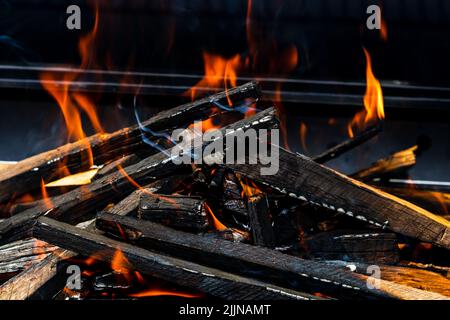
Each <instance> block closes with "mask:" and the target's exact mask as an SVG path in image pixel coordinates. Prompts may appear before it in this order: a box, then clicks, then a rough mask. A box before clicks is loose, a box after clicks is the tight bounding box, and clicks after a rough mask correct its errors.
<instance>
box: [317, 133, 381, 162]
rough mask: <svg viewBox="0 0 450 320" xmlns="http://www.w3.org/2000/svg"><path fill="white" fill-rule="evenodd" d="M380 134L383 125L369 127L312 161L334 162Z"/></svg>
mask: <svg viewBox="0 0 450 320" xmlns="http://www.w3.org/2000/svg"><path fill="white" fill-rule="evenodd" d="M380 132H381V125H376V126H372V127H369V128H368V129H366V130H364V131H363V132H361V133H360V134H358V135H356V136H355V137H353V138H351V139H349V140H346V141H344V142H342V143H340V144H338V145H336V146H334V147H332V148H330V149H328V150H326V151H325V152H323V153H321V154H319V155H317V156H315V157H313V158H312V160H314V161H315V162H317V163H325V162H328V161H330V160H333V159H335V158H337V157H339V156H340V155H341V154H343V153H345V152H347V151H349V150H351V149H353V148H356V147H358V146H360V145H361V144H363V143H364V142H367V141H368V140H370V139H372V138H373V137H375V136H376V135H377V134H378V133H380Z"/></svg>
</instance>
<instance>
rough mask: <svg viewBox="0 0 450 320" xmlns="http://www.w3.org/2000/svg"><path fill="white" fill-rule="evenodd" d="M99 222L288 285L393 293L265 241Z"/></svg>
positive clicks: (153, 245)
mask: <svg viewBox="0 0 450 320" xmlns="http://www.w3.org/2000/svg"><path fill="white" fill-rule="evenodd" d="M96 225H97V228H99V229H101V230H103V231H106V232H108V233H110V234H112V235H115V236H120V233H121V231H120V230H122V231H123V232H124V233H125V234H126V235H127V239H128V240H129V241H131V242H133V243H135V244H137V245H139V246H143V247H145V248H148V249H150V250H152V251H156V252H163V253H164V254H169V255H172V256H176V257H179V258H181V259H189V260H190V261H195V262H197V263H200V264H204V265H208V266H211V267H214V268H221V269H224V270H227V271H229V272H233V273H238V274H242V275H245V276H252V277H260V278H264V279H266V281H267V279H270V281H273V282H274V283H277V284H278V285H281V286H284V287H291V288H293V289H299V288H302V291H307V292H310V293H313V292H321V293H324V294H327V295H329V296H331V297H335V298H344V299H346V298H348V299H353V298H368V297H369V298H374V297H377V298H388V297H389V295H386V294H385V293H384V292H381V291H377V290H369V289H368V288H367V286H366V282H365V281H360V280H359V279H358V278H356V277H355V276H354V274H353V273H351V272H347V271H345V270H344V271H339V270H337V269H336V268H334V267H331V268H329V267H328V266H327V265H326V264H324V263H321V262H316V261H312V260H304V259H300V258H297V257H293V256H289V255H286V254H283V253H280V252H278V251H275V250H271V249H267V248H263V247H257V246H252V245H247V244H243V243H233V242H230V241H226V240H223V239H219V238H211V237H202V236H198V235H193V234H189V233H186V232H182V231H177V230H173V229H170V228H167V227H164V226H162V225H158V224H155V223H152V222H148V221H138V220H136V219H132V218H129V217H120V216H115V215H111V214H104V213H100V214H99V215H98V217H97V222H96ZM118 225H119V226H120V228H119V227H118Z"/></svg>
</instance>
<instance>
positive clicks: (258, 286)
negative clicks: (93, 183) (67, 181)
mask: <svg viewBox="0 0 450 320" xmlns="http://www.w3.org/2000/svg"><path fill="white" fill-rule="evenodd" d="M34 234H35V235H36V237H37V238H38V239H42V240H44V239H47V240H48V241H50V242H51V243H52V244H55V245H58V246H60V247H63V248H65V249H68V250H74V251H76V252H78V253H79V254H83V255H85V256H91V255H94V254H95V256H96V258H97V259H100V260H103V261H106V262H111V261H112V260H113V257H114V254H115V253H116V252H117V250H120V251H121V252H122V253H123V255H124V257H125V258H126V259H127V260H128V261H129V262H130V263H131V264H132V266H133V268H135V269H136V270H138V271H141V272H143V273H146V274H149V275H153V276H155V277H157V278H159V279H162V280H165V281H169V282H171V283H176V284H178V285H181V286H184V287H187V288H192V289H195V290H198V291H200V292H203V293H206V294H210V295H212V296H215V297H218V298H223V299H227V300H247V299H248V300H258V299H263V300H270V299H294V300H305V299H314V297H313V296H312V295H308V294H305V293H301V292H298V291H294V290H290V289H285V288H280V287H277V286H274V285H271V284H267V283H264V282H260V281H256V280H253V279H249V278H244V277H241V276H237V275H234V274H230V273H228V272H223V271H220V270H217V269H213V268H208V267H204V266H201V265H198V264H195V263H192V262H188V261H185V260H181V259H177V258H172V257H169V256H165V255H161V254H157V253H154V252H151V251H148V250H145V249H142V248H138V247H135V246H131V245H129V244H126V243H122V242H118V241H115V240H111V239H109V238H106V237H104V236H101V235H97V234H93V233H90V232H87V231H84V230H81V229H79V228H76V227H73V226H71V225H68V224H64V223H61V222H58V221H55V220H53V219H49V218H46V217H41V218H39V221H38V223H37V225H36V227H35V228H34ZM44 241H45V240H44Z"/></svg>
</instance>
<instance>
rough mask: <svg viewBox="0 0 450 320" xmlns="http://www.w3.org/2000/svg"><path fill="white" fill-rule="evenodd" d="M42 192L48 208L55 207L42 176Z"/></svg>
mask: <svg viewBox="0 0 450 320" xmlns="http://www.w3.org/2000/svg"><path fill="white" fill-rule="evenodd" d="M41 193H42V201H43V203H44V206H45V208H46V209H48V210H49V209H52V208H53V207H54V205H53V202H52V200H51V198H50V197H49V196H48V193H47V188H46V187H45V182H44V179H42V178H41Z"/></svg>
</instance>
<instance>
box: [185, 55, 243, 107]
mask: <svg viewBox="0 0 450 320" xmlns="http://www.w3.org/2000/svg"><path fill="white" fill-rule="evenodd" d="M203 62H204V68H205V70H204V72H205V74H204V77H203V79H202V80H200V81H199V82H198V83H197V84H196V85H194V86H193V87H192V88H191V89H189V91H188V92H187V93H189V94H190V96H191V99H192V100H194V99H195V98H196V97H197V96H198V91H210V90H211V89H220V88H225V90H226V89H228V88H229V87H230V86H231V87H235V86H236V83H237V70H238V69H239V67H240V66H241V57H240V55H239V54H236V55H234V56H233V57H231V58H229V59H227V58H223V57H221V56H219V55H214V54H210V53H208V52H203ZM227 99H228V105H229V106H232V105H233V102H232V101H231V99H230V97H229V96H228V95H227Z"/></svg>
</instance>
